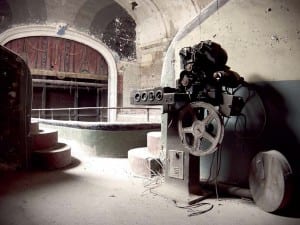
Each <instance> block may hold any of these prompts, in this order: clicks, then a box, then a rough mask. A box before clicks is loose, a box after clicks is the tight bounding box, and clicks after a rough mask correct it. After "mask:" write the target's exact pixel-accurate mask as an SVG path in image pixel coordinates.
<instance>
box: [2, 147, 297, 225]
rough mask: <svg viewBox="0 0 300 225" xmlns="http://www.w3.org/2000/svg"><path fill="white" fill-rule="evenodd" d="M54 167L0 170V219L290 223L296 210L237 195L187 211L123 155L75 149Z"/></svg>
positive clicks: (7, 222) (49, 224) (44, 223)
mask: <svg viewBox="0 0 300 225" xmlns="http://www.w3.org/2000/svg"><path fill="white" fill-rule="evenodd" d="M72 151H73V153H72V154H73V156H74V160H73V165H72V166H70V167H69V168H66V169H64V170H57V171H31V172H9V171H0V182H1V185H0V225H21V224H22V225H94V224H95V225H96V224H97V225H99V224H104V225H113V224H118V225H123V224H124V225H125V224H128V225H134V224H141V225H147V224H155V225H158V224H172V225H177V224H178V225H184V224H201V225H219V224H222V225H248V224H249V225H270V224H272V225H281V224H282V225H296V224H300V216H299V213H298V216H295V215H293V216H289V217H287V216H282V215H274V214H270V213H266V212H264V211H262V210H260V209H259V208H258V207H256V206H255V204H253V202H251V201H249V200H245V199H238V198H223V197H220V198H219V200H217V199H208V200H205V201H204V202H205V203H208V204H206V205H203V206H201V207H199V208H198V209H197V210H200V211H205V210H207V209H209V208H210V207H212V206H213V208H212V209H211V210H209V211H208V212H206V213H203V214H200V215H196V216H189V214H190V212H189V210H187V209H182V208H178V207H176V206H175V204H174V202H172V201H171V200H170V199H166V198H164V197H161V196H157V195H154V194H153V193H151V192H150V191H149V190H150V189H149V188H148V187H149V185H152V184H154V181H153V180H149V179H148V180H147V179H142V178H137V177H134V176H132V174H131V172H130V170H129V168H128V162H127V159H111V158H96V157H93V156H88V155H85V154H83V153H82V152H79V151H78V150H76V147H75V148H74V147H73V149H72Z"/></svg>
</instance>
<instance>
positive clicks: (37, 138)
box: [31, 129, 58, 150]
mask: <svg viewBox="0 0 300 225" xmlns="http://www.w3.org/2000/svg"><path fill="white" fill-rule="evenodd" d="M31 137H32V147H31V149H32V150H43V149H47V148H50V147H52V146H55V145H56V144H57V141H58V132H57V130H50V129H47V130H40V131H39V132H38V133H36V134H32V135H31Z"/></svg>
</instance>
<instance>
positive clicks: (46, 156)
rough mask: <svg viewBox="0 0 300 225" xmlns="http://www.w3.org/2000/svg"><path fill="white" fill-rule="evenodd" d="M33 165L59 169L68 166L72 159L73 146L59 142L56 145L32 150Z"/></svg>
mask: <svg viewBox="0 0 300 225" xmlns="http://www.w3.org/2000/svg"><path fill="white" fill-rule="evenodd" d="M32 161H33V165H34V166H36V167H38V168H42V169H58V168H63V167H66V166H68V165H69V164H70V163H71V161H72V157H71V147H70V146H69V145H67V144H65V143H57V144H56V145H55V146H54V147H51V148H48V149H42V150H36V151H33V152H32Z"/></svg>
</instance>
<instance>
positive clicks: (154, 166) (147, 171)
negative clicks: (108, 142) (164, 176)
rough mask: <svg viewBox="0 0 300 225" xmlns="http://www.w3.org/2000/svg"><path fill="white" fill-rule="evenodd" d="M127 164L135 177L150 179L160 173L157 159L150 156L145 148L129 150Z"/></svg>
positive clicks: (160, 169) (159, 164) (159, 163)
mask: <svg viewBox="0 0 300 225" xmlns="http://www.w3.org/2000/svg"><path fill="white" fill-rule="evenodd" d="M128 162H129V166H130V168H131V171H132V172H133V173H134V174H135V175H137V176H141V177H152V176H154V175H157V173H161V172H162V167H161V165H162V164H161V162H160V160H159V158H157V157H155V156H154V155H152V154H151V153H150V152H149V150H148V148H147V147H141V148H134V149H131V150H129V151H128Z"/></svg>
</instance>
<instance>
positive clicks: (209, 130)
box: [178, 102, 224, 156]
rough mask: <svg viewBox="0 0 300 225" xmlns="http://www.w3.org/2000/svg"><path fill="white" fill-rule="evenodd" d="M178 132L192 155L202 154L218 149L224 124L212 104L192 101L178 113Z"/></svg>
mask: <svg viewBox="0 0 300 225" xmlns="http://www.w3.org/2000/svg"><path fill="white" fill-rule="evenodd" d="M178 133H179V136H180V139H181V142H182V144H183V145H184V146H185V148H186V149H188V150H189V152H190V153H191V154H192V155H195V156H204V155H208V154H212V153H213V152H215V151H216V150H217V149H218V146H219V144H220V143H221V142H222V140H223V136H224V125H223V121H222V119H221V117H220V115H219V113H218V111H217V110H216V109H215V108H214V106H212V105H211V104H208V103H205V102H193V103H191V104H189V105H187V106H185V107H184V108H183V109H182V110H181V111H180V113H179V118H178Z"/></svg>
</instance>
